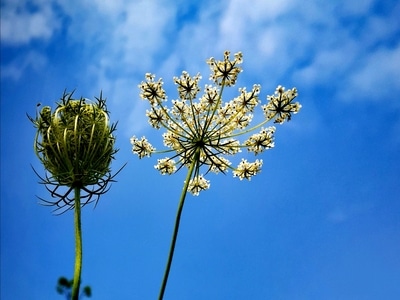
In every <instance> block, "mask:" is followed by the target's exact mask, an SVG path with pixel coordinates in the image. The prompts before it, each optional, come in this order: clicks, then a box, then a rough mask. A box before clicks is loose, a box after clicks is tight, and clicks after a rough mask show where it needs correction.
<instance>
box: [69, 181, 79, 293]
mask: <svg viewBox="0 0 400 300" xmlns="http://www.w3.org/2000/svg"><path fill="white" fill-rule="evenodd" d="M74 218H75V220H74V222H75V271H74V281H73V285H72V298H71V299H72V300H78V297H79V286H80V284H81V272H82V229H81V190H80V188H79V187H75V208H74Z"/></svg>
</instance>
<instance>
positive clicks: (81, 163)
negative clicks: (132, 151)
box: [30, 94, 117, 203]
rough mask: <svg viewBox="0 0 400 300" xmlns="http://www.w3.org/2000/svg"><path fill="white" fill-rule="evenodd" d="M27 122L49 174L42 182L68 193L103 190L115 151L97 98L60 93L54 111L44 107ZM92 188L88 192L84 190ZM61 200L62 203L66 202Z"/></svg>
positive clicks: (102, 104)
mask: <svg viewBox="0 0 400 300" xmlns="http://www.w3.org/2000/svg"><path fill="white" fill-rule="evenodd" d="M30 119H31V121H32V122H33V123H34V125H35V127H36V128H37V132H36V137H35V143H34V149H35V152H36V154H37V156H38V157H39V159H40V161H41V162H42V164H43V166H44V167H45V169H46V170H47V172H48V173H49V174H50V176H46V178H45V179H44V180H43V181H44V183H45V184H51V185H53V186H66V187H68V188H70V189H69V190H70V191H71V189H73V188H76V187H78V188H82V189H84V190H85V191H87V192H88V193H89V194H90V192H93V193H94V194H96V192H97V193H102V192H104V191H105V190H106V186H107V184H108V182H109V181H111V180H112V176H111V175H110V172H111V170H110V165H111V161H112V160H113V159H114V154H115V153H116V152H117V150H116V149H115V148H114V144H115V137H114V135H113V132H114V131H115V129H116V125H115V124H110V121H109V113H108V111H107V109H106V105H105V100H104V99H102V97H101V95H100V98H96V101H90V100H87V99H83V98H81V99H79V100H77V99H72V94H64V95H63V97H62V98H61V101H60V102H59V103H57V107H56V109H55V110H54V112H52V111H51V108H50V107H49V106H45V107H43V108H42V109H41V111H40V112H39V113H38V114H37V116H36V118H35V119H33V118H30ZM42 179H43V178H42ZM96 185H97V186H98V187H97V188H94V189H91V190H90V189H89V188H86V187H87V186H96ZM55 190H56V189H54V191H55ZM99 195H100V194H99ZM99 195H98V196H99ZM52 196H53V197H54V193H53V192H52ZM58 196H60V197H61V196H62V195H58ZM67 196H68V195H66V196H65V195H64V196H63V197H65V198H68V197H67ZM61 198H62V197H61ZM65 198H64V199H63V202H64V203H65V202H68V201H65ZM88 198H89V199H90V198H91V196H90V195H89V196H88Z"/></svg>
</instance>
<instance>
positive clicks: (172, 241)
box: [158, 151, 199, 300]
mask: <svg viewBox="0 0 400 300" xmlns="http://www.w3.org/2000/svg"><path fill="white" fill-rule="evenodd" d="M198 158H199V151H197V152H196V153H195V154H194V159H193V161H192V163H191V164H190V167H189V170H188V173H187V175H186V179H185V184H184V186H183V189H182V194H181V198H180V200H179V205H178V211H177V213H176V219H175V227H174V232H173V235H172V240H171V246H170V249H169V255H168V260H167V265H166V267H165V272H164V278H163V281H162V284H161V288H160V294H159V296H158V300H162V299H163V297H164V292H165V288H166V286H167V281H168V275H169V270H170V269H171V264H172V258H173V256H174V250H175V244H176V238H177V236H178V230H179V223H180V220H181V214H182V209H183V204H184V203H185V198H186V193H187V190H188V187H189V181H190V178H191V177H192V174H193V170H194V168H195V166H196V162H197V161H198Z"/></svg>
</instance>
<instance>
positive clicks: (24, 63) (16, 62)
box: [1, 50, 47, 80]
mask: <svg viewBox="0 0 400 300" xmlns="http://www.w3.org/2000/svg"><path fill="white" fill-rule="evenodd" d="M46 64H47V58H46V56H44V55H43V54H41V53H39V52H37V51H34V50H31V51H29V52H28V53H26V54H25V55H21V56H17V57H15V58H14V59H13V60H12V61H11V62H9V63H8V64H6V65H4V66H2V70H1V77H2V79H3V78H9V79H13V80H18V79H19V78H20V77H21V76H22V74H23V73H24V72H25V71H26V70H27V69H29V68H32V69H33V70H36V71H40V70H42V69H43V68H44V67H45V66H46Z"/></svg>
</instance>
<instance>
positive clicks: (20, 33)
mask: <svg viewBox="0 0 400 300" xmlns="http://www.w3.org/2000/svg"><path fill="white" fill-rule="evenodd" d="M32 7H33V8H32ZM1 10H2V12H1V42H2V43H4V44H10V45H13V46H18V45H24V44H28V43H29V42H30V41H31V40H33V39H42V40H48V39H49V38H51V37H52V35H53V34H54V32H55V31H56V30H57V29H58V28H59V27H60V22H59V20H58V18H57V16H56V13H55V12H54V10H53V9H52V6H51V3H50V2H47V1H46V2H44V1H33V2H32V3H29V6H28V2H27V1H16V2H11V1H7V2H6V3H4V5H3V3H2V7H1Z"/></svg>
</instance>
